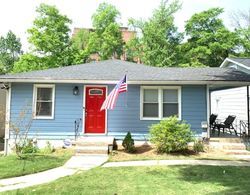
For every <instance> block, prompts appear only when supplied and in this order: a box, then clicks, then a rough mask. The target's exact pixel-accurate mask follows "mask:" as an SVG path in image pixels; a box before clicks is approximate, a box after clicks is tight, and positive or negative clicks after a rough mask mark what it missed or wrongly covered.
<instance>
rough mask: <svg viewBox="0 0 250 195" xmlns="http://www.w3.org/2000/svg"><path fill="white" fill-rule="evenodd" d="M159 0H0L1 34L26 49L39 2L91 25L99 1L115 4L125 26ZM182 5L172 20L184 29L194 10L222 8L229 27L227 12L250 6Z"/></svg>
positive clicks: (186, 1)
mask: <svg viewBox="0 0 250 195" xmlns="http://www.w3.org/2000/svg"><path fill="white" fill-rule="evenodd" d="M160 1H161V0H0V36H3V35H5V34H6V33H7V32H8V31H9V30H12V31H13V32H14V33H15V34H16V35H17V36H18V37H20V38H21V42H22V44H23V50H24V51H28V48H29V44H28V42H27V36H28V34H27V29H28V28H30V27H31V26H32V21H33V20H34V18H35V17H36V12H35V10H36V7H37V6H39V4H40V3H46V4H49V5H55V6H56V7H57V8H58V9H59V10H60V12H61V13H62V14H64V15H67V16H68V18H70V19H71V20H72V25H71V29H73V28H74V27H91V16H92V14H93V13H94V12H95V10H96V9H97V7H98V5H99V4H100V3H102V2H108V3H110V4H113V5H115V6H116V8H117V9H118V10H119V11H120V12H121V18H120V20H119V22H120V23H121V24H122V26H127V21H128V19H129V18H135V19H147V18H148V17H150V16H151V15H152V12H153V10H154V9H155V8H157V7H158V6H159V4H160ZM180 2H182V9H181V10H180V11H179V12H178V13H177V14H176V15H175V23H176V26H177V27H178V28H179V30H180V31H183V29H184V25H185V21H187V20H188V19H189V18H190V17H191V16H192V15H193V14H194V13H197V12H201V11H204V10H206V9H209V8H212V7H222V8H224V13H223V14H222V16H221V18H222V19H223V20H224V23H225V25H226V26H227V27H229V28H232V25H231V22H230V14H231V13H232V12H236V11H238V10H243V11H244V10H247V9H250V0H180Z"/></svg>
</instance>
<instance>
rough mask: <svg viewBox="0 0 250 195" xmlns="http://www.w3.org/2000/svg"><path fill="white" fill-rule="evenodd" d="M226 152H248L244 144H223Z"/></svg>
mask: <svg viewBox="0 0 250 195" xmlns="http://www.w3.org/2000/svg"><path fill="white" fill-rule="evenodd" d="M222 148H223V149H224V150H246V146H245V144H243V143H222Z"/></svg>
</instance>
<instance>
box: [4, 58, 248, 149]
mask: <svg viewBox="0 0 250 195" xmlns="http://www.w3.org/2000/svg"><path fill="white" fill-rule="evenodd" d="M126 73H127V76H128V92H126V93H122V94H120V96H119V98H118V101H117V105H116V107H115V108H114V110H107V111H102V112H101V111H100V108H101V105H102V103H103V101H104V99H105V98H106V96H107V95H108V94H109V93H110V92H111V90H112V89H113V88H114V86H115V84H116V83H117V82H118V81H119V79H121V78H122V77H123V76H124V74H126ZM0 82H4V83H9V87H10V89H9V90H8V94H7V98H8V102H7V105H9V106H8V107H7V110H8V115H7V117H6V118H7V121H8V120H10V123H15V121H16V120H17V119H18V117H19V116H20V112H22V111H23V109H28V111H29V112H28V115H27V117H28V119H29V118H33V122H32V124H31V129H30V131H29V136H30V137H36V138H38V140H39V141H40V140H51V141H52V140H53V141H54V142H53V143H54V144H56V143H59V142H56V140H62V139H66V138H72V139H73V138H74V136H75V127H74V121H75V120H77V119H79V118H81V119H82V122H81V125H80V129H79V130H80V135H81V136H88V135H102V136H114V137H115V138H118V139H121V138H123V137H124V135H125V134H126V133H127V132H128V131H130V132H131V133H132V135H133V137H134V138H136V139H145V137H147V136H148V133H149V126H150V125H152V124H154V123H158V122H159V121H160V120H161V119H163V118H166V117H169V116H172V115H177V116H178V118H179V119H181V120H185V121H187V123H189V124H190V125H191V129H192V130H193V131H194V132H195V133H196V134H197V135H200V134H201V133H202V128H201V122H202V121H208V119H209V115H210V112H209V110H210V109H209V108H210V106H209V105H210V101H209V93H210V90H215V89H217V88H221V87H222V86H225V87H231V86H235V85H237V86H245V85H247V84H249V82H250V77H249V76H248V75H247V74H245V73H243V72H239V71H237V70H233V69H225V68H160V67H152V66H147V65H143V64H136V63H131V62H126V61H121V60H106V61H100V62H92V63H87V64H81V65H74V66H67V67H61V68H54V69H48V70H40V71H32V72H27V73H18V74H9V75H3V76H0ZM9 111H10V112H9ZM8 124H9V123H7V124H6V126H7V135H6V137H9V133H8V131H9V128H8ZM10 133H11V132H10ZM208 136H209V135H208ZM10 138H11V136H10ZM41 142H42V141H41ZM60 143H61V141H60Z"/></svg>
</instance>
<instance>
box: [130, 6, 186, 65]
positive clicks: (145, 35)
mask: <svg viewBox="0 0 250 195" xmlns="http://www.w3.org/2000/svg"><path fill="white" fill-rule="evenodd" d="M180 7H181V5H180V4H179V2H178V1H173V2H172V3H169V4H168V1H162V2H161V4H160V6H159V8H158V9H156V10H155V11H154V13H153V16H152V17H151V18H150V19H149V20H148V21H138V20H133V19H131V20H130V25H132V26H134V27H135V28H136V29H138V30H137V31H140V32H141V34H142V36H141V38H137V39H138V40H136V41H134V43H133V44H132V48H131V49H130V51H136V52H137V53H139V57H140V59H141V60H142V62H143V63H145V64H149V65H153V66H176V65H177V64H178V59H179V57H178V56H179V47H178V45H179V44H180V42H181V40H182V34H181V33H179V32H178V31H177V27H176V26H175V25H174V14H175V13H176V12H177V11H178V10H179V9H180ZM135 55H138V54H135Z"/></svg>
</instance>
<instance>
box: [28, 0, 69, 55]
mask: <svg viewBox="0 0 250 195" xmlns="http://www.w3.org/2000/svg"><path fill="white" fill-rule="evenodd" d="M36 12H37V13H38V16H37V17H36V19H35V20H34V22H33V27H32V28H30V29H29V30H28V33H29V34H30V37H29V39H28V40H29V42H30V43H31V44H33V46H34V47H35V48H34V50H35V51H36V52H38V53H40V54H44V55H48V54H54V55H59V54H60V53H61V52H62V51H64V50H65V48H67V47H68V44H69V31H70V29H69V24H71V20H69V19H68V18H67V16H64V15H61V14H60V13H59V11H58V9H57V8H56V7H55V6H50V5H46V4H43V3H42V4H41V5H40V6H39V7H38V8H37V9H36Z"/></svg>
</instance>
